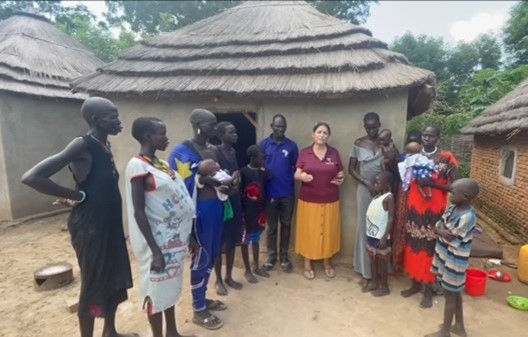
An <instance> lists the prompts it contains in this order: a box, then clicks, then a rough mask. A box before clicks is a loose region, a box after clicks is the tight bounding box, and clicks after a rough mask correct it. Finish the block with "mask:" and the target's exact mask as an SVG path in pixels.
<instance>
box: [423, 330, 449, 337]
mask: <svg viewBox="0 0 528 337" xmlns="http://www.w3.org/2000/svg"><path fill="white" fill-rule="evenodd" d="M424 337H451V334H450V333H449V331H444V330H440V331H437V332H435V333H430V334H427V335H425V336H424Z"/></svg>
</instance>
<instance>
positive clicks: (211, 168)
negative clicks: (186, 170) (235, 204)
mask: <svg viewBox="0 0 528 337" xmlns="http://www.w3.org/2000/svg"><path fill="white" fill-rule="evenodd" d="M198 174H200V175H201V176H203V177H207V176H208V177H212V178H214V179H216V180H218V181H219V182H221V183H222V185H220V186H227V185H229V184H231V183H232V182H233V180H234V178H233V177H232V176H230V175H229V173H227V172H226V171H224V170H222V169H221V168H220V165H218V163H217V162H215V161H214V160H212V159H205V160H202V161H201V162H200V164H198ZM220 186H215V190H216V196H217V197H218V199H220V200H221V201H226V200H227V198H228V196H227V194H225V193H224V192H222V191H221V190H220Z"/></svg>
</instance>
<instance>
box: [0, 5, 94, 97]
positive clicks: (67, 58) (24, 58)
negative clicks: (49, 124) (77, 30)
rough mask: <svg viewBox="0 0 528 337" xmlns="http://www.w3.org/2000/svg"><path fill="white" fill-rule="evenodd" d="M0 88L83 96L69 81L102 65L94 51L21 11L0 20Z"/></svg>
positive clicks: (21, 91) (36, 94)
mask: <svg viewBox="0 0 528 337" xmlns="http://www.w3.org/2000/svg"><path fill="white" fill-rule="evenodd" d="M0 55H1V57H0V90H1V91H7V92H12V93H22V94H27V95H32V96H43V97H51V98H65V99H84V98H85V96H84V95H74V94H72V93H71V91H70V86H69V82H70V81H71V80H72V79H74V78H77V77H79V76H81V75H85V74H88V73H90V72H92V71H94V69H96V68H97V67H100V66H102V65H103V62H102V61H101V60H100V59H98V58H97V57H96V56H95V55H94V53H92V52H91V51H89V50H88V49H86V47H84V46H83V45H81V44H80V43H78V42H77V41H75V40H74V39H72V38H71V37H70V36H68V35H67V34H66V33H64V32H62V31H61V30H60V29H58V28H57V27H55V26H54V25H53V24H52V23H51V22H50V21H49V20H47V19H45V18H43V17H41V16H38V15H35V14H29V13H19V14H17V15H15V16H12V17H10V18H9V19H7V20H4V21H2V22H0Z"/></svg>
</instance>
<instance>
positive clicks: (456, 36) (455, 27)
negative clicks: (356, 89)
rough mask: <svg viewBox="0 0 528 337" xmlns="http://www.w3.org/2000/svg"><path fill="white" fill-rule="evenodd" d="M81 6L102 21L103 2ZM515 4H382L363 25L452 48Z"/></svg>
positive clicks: (500, 21) (497, 26)
mask: <svg viewBox="0 0 528 337" xmlns="http://www.w3.org/2000/svg"><path fill="white" fill-rule="evenodd" d="M65 2H66V3H67V4H72V5H75V4H76V3H82V4H84V5H86V6H87V7H88V9H89V10H90V11H92V12H93V13H94V14H96V15H97V16H98V17H99V18H102V13H103V12H104V11H105V10H106V6H105V4H104V1H65ZM515 3H516V1H379V3H377V4H372V5H371V10H370V16H369V18H368V19H367V22H366V23H365V24H363V26H365V27H366V28H368V29H370V30H371V32H372V34H373V36H374V37H376V38H378V39H380V40H382V41H384V42H387V43H391V42H392V41H393V40H394V39H395V38H396V37H398V36H401V35H403V34H404V33H405V32H406V31H411V32H413V33H415V34H425V35H428V36H433V37H441V38H443V39H444V41H446V42H447V43H450V44H456V43H457V42H460V41H464V42H470V41H472V40H474V39H475V38H476V37H477V36H478V35H479V34H482V33H488V32H492V33H497V32H500V31H501V28H502V27H503V25H504V24H505V23H506V21H507V20H508V18H509V11H510V9H511V7H512V6H513V5H514V4H515Z"/></svg>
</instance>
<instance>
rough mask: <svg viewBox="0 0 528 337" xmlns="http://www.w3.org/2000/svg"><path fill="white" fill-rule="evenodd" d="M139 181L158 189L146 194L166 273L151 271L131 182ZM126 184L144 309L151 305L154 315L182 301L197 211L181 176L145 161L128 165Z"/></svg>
mask: <svg viewBox="0 0 528 337" xmlns="http://www.w3.org/2000/svg"><path fill="white" fill-rule="evenodd" d="M167 167H168V164H167ZM137 178H143V179H147V181H148V182H149V185H151V186H154V189H152V190H147V191H145V214H146V216H147V220H148V222H149V224H150V228H151V230H152V234H153V235H154V239H155V240H156V243H157V245H158V247H160V249H161V252H162V253H163V256H164V257H165V270H164V271H162V272H159V273H158V272H153V271H151V270H150V264H151V262H152V251H151V250H150V248H149V246H148V244H147V241H146V240H145V237H144V236H143V234H142V233H141V230H140V229H139V226H138V224H137V222H136V219H135V218H134V205H133V203H132V189H131V182H132V180H134V179H137ZM173 178H174V179H173ZM126 182H127V208H128V224H129V234H130V242H131V243H132V249H133V251H134V254H135V255H136V258H137V260H138V264H139V274H140V275H139V279H140V292H141V300H142V303H143V307H145V305H147V308H148V314H149V315H151V314H155V313H158V312H161V311H164V310H166V309H168V308H170V307H172V306H174V305H175V304H176V302H178V300H179V298H180V295H181V291H182V276H183V263H184V260H185V257H186V255H187V247H188V244H189V237H190V234H191V228H192V220H193V217H194V214H195V208H194V204H193V201H192V199H191V197H190V196H189V192H187V189H186V187H185V184H184V182H183V178H182V177H181V176H180V175H178V173H176V172H174V176H173V177H171V176H170V175H168V174H167V173H165V172H163V171H161V170H159V169H157V168H155V167H154V166H152V165H150V164H149V163H148V162H147V161H145V160H144V159H142V158H141V157H134V158H132V159H131V160H130V161H129V162H128V165H127V169H126Z"/></svg>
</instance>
